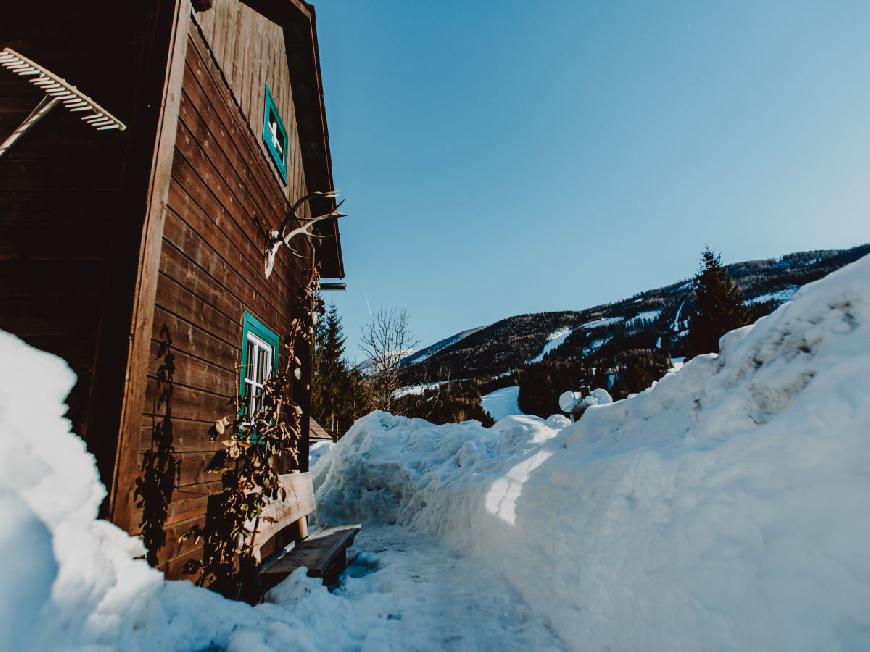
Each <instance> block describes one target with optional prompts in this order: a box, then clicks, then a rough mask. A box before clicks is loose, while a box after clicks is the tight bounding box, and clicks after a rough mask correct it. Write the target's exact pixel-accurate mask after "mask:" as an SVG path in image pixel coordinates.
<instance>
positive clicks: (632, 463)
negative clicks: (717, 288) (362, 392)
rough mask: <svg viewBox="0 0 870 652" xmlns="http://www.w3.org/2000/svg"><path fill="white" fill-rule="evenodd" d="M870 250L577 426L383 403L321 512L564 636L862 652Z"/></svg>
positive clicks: (607, 642)
mask: <svg viewBox="0 0 870 652" xmlns="http://www.w3.org/2000/svg"><path fill="white" fill-rule="evenodd" d="M868 369H870V258H865V259H863V260H861V261H859V262H857V263H855V264H853V265H851V266H849V267H847V268H845V269H843V270H841V271H839V272H836V273H834V274H832V275H831V276H829V277H827V278H825V279H823V280H821V281H819V282H816V283H814V284H811V285H808V286H806V287H804V288H803V289H802V290H801V291H800V292H799V293H798V294H797V295H796V297H795V299H794V301H793V302H792V303H789V304H786V305H784V306H783V307H781V308H780V309H779V310H777V311H776V312H775V313H773V314H772V315H770V316H768V317H766V318H763V319H762V320H760V321H759V322H758V323H757V324H756V325H755V326H753V327H746V328H743V329H740V330H739V331H735V332H732V333H730V334H728V335H726V336H725V337H724V338H723V342H722V353H721V355H720V356H718V357H717V356H714V355H707V356H701V357H699V358H696V359H694V360H692V361H691V362H689V363H688V364H686V365H685V366H684V367H683V368H682V369H681V370H680V371H679V372H677V373H673V374H669V375H668V376H666V377H665V378H664V379H663V380H662V381H661V382H659V383H658V384H657V385H656V386H654V387H653V388H652V389H650V390H648V391H646V392H643V393H642V394H640V395H638V396H637V397H635V398H632V399H628V400H624V401H619V402H616V403H613V404H610V405H604V406H597V407H594V408H591V409H590V410H589V411H588V412H587V413H586V414H585V415H584V417H583V418H582V419H581V420H580V421H579V422H578V423H577V424H574V425H570V426H566V422H565V420H564V419H563V418H561V417H556V418H551V420H549V421H543V420H540V419H537V418H535V417H527V416H525V417H512V418H508V419H505V420H502V421H501V422H499V423H498V424H497V425H496V426H495V427H493V428H491V429H485V428H481V427H479V426H478V425H477V424H475V423H466V424H453V425H444V426H432V425H430V424H428V423H426V422H424V421H420V420H407V419H403V418H399V417H393V416H391V415H388V414H385V413H373V414H372V415H369V416H368V417H366V418H365V419H362V420H361V421H359V422H358V423H357V424H356V425H355V426H354V427H353V428H352V430H351V432H350V433H349V434H348V435H347V436H346V437H345V438H344V439H343V440H341V442H340V443H339V445H338V446H337V447H336V449H335V450H334V451H333V454H332V455H331V456H330V457H329V458H328V459H327V460H324V464H322V465H320V466H319V468H318V474H317V478H316V481H315V482H316V485H317V487H318V489H317V496H318V504H319V512H318V518H319V519H320V520H322V521H324V522H329V521H330V520H344V519H355V518H361V519H368V520H371V521H376V522H391V523H399V524H404V525H406V526H409V527H414V528H417V529H419V530H421V531H423V532H426V533H429V534H432V535H436V536H439V537H442V538H443V539H445V540H447V541H449V542H451V543H452V544H453V545H455V546H457V547H458V549H460V550H462V551H464V553H465V554H469V555H479V556H480V558H481V559H482V560H486V563H490V564H493V565H494V566H495V567H496V568H497V569H498V570H499V572H501V573H502V574H504V575H505V576H506V577H507V578H508V579H509V580H510V581H511V582H512V583H513V585H514V586H515V587H516V588H517V590H518V591H520V593H521V594H522V595H523V596H524V597H525V598H526V600H527V602H528V604H529V605H530V606H531V607H532V608H533V609H534V610H536V611H537V612H538V613H539V614H541V615H542V616H544V617H545V618H546V619H547V620H548V622H549V623H550V624H551V626H552V627H553V628H554V630H555V631H556V633H557V634H559V635H560V636H561V637H562V639H563V640H564V641H565V642H566V643H567V644H568V645H569V646H570V647H572V648H573V649H577V650H605V649H607V650H662V651H668V652H672V651H675V650H866V649H870V610H868V609H867V605H868V604H870V556H868V555H867V548H868V545H870V374H868V373H867V370H868Z"/></svg>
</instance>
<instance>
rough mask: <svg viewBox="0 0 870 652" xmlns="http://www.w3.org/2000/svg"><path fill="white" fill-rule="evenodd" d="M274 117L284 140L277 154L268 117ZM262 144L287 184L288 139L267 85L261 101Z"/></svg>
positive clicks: (276, 105)
mask: <svg viewBox="0 0 870 652" xmlns="http://www.w3.org/2000/svg"><path fill="white" fill-rule="evenodd" d="M270 115H271V116H272V117H274V119H275V125H276V128H277V130H279V131H280V132H281V135H282V137H283V138H284V151H283V152H279V151H278V149H277V148H276V147H275V143H274V142H273V139H272V130H271V128H270V121H269V116H270ZM263 143H264V144H265V145H266V149H267V150H269V154H270V155H271V157H272V163H274V164H275V167H276V168H277V169H278V174H280V175H281V179H282V181H284V183H287V149H288V145H289V144H290V139H289V138H288V137H287V128H286V127H285V126H284V121H283V120H282V119H281V112H280V111H278V104H277V103H276V102H275V97H274V96H273V95H272V90H271V89H270V88H269V84H266V92H265V99H264V100H263Z"/></svg>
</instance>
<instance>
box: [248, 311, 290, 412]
mask: <svg viewBox="0 0 870 652" xmlns="http://www.w3.org/2000/svg"><path fill="white" fill-rule="evenodd" d="M248 333H253V334H254V335H256V336H257V337H258V338H260V339H261V340H263V342H265V343H266V344H268V345H269V346H270V347H271V348H272V370H273V371H274V370H275V369H277V368H278V351H279V349H280V344H281V340H280V338H279V337H278V335H277V334H276V333H275V331H273V330H272V329H270V328H268V327H267V326H266V325H265V324H263V322H261V321H260V320H259V319H257V318H256V317H254V315H252V314H251V313H249V312H246V313H245V318H244V322H243V324H242V366H241V369H240V370H239V396H241V397H243V398H244V397H245V394H246V392H245V377H246V376H245V375H246V373H247V371H248V362H249V360H248Z"/></svg>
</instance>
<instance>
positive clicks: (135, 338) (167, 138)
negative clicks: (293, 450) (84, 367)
mask: <svg viewBox="0 0 870 652" xmlns="http://www.w3.org/2000/svg"><path fill="white" fill-rule="evenodd" d="M190 16H191V0H176V2H175V7H174V16H173V20H172V31H171V41H170V44H169V56H168V58H167V60H166V70H165V82H164V85H163V94H162V99H161V103H160V116H159V122H158V128H157V139H156V142H155V144H154V149H153V156H152V162H151V173H150V178H149V183H148V190H147V196H146V211H145V220H144V223H143V225H142V232H141V244H140V247H139V258H138V261H139V263H138V272H137V278H136V288H135V292H134V297H133V312H132V318H131V321H130V324H129V337H128V339H129V354H128V356H127V370H126V374H125V378H126V383H125V387H124V395H123V403H122V407H121V417H120V427H119V430H118V444H117V448H116V455H115V465H114V473H113V477H112V485H111V489H110V494H109V516H110V518H111V520H112V521H113V522H115V523H116V524H117V525H118V526H120V527H122V528H124V529H126V530H129V529H130V528H131V527H132V526H133V523H131V522H130V521H131V517H132V513H133V509H132V507H133V505H132V502H133V488H134V484H135V476H136V472H137V470H138V469H137V458H138V449H139V431H140V427H141V422H142V413H143V411H144V408H145V391H146V386H147V382H148V379H147V374H148V365H149V353H150V348H151V332H152V328H153V323H154V299H155V296H156V293H157V279H158V272H159V266H160V250H161V247H162V244H163V224H164V222H165V218H166V203H167V197H168V194H169V184H170V181H171V172H172V160H173V157H174V154H175V135H176V131H177V128H178V112H179V105H180V103H181V86H182V81H183V78H184V61H185V56H186V54H187V39H188V33H189V28H190Z"/></svg>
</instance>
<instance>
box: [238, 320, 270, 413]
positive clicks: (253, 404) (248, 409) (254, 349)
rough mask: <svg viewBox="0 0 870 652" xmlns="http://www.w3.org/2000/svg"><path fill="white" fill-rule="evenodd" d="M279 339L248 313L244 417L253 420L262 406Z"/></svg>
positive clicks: (244, 349) (241, 383) (241, 389)
mask: <svg viewBox="0 0 870 652" xmlns="http://www.w3.org/2000/svg"><path fill="white" fill-rule="evenodd" d="M278 341H279V340H278V336H277V335H276V334H275V332H274V331H272V330H270V329H269V328H267V327H266V326H264V325H263V324H262V323H261V322H260V321H259V320H258V319H257V318H256V317H254V316H253V315H251V314H250V313H247V312H246V313H245V321H244V326H243V330H242V369H241V373H240V378H239V392H240V395H241V398H242V406H243V408H244V415H245V416H244V418H245V420H247V421H251V420H253V418H254V415H255V414H256V413H257V410H258V409H260V407H262V394H263V384H264V383H265V382H266V380H267V379H268V378H269V376H270V375H271V374H272V370H273V369H274V368H275V367H276V366H277V365H278Z"/></svg>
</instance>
